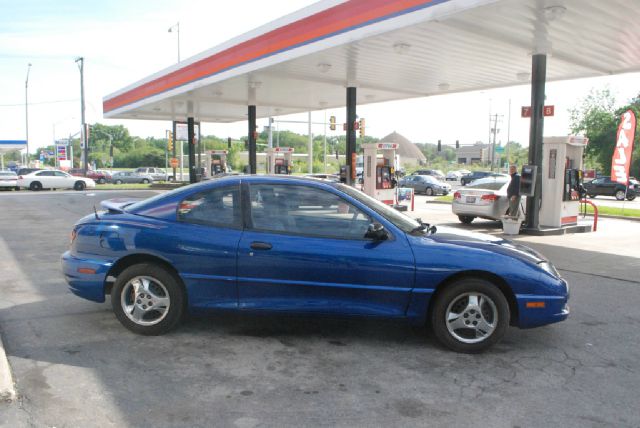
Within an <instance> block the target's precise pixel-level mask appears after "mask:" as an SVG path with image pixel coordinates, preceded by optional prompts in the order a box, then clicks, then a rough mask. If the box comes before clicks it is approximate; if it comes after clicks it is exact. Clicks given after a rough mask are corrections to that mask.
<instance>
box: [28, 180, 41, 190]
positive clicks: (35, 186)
mask: <svg viewBox="0 0 640 428" xmlns="http://www.w3.org/2000/svg"><path fill="white" fill-rule="evenodd" d="M29 190H33V191H34V192H37V191H38V190H42V183H40V182H39V181H33V182H32V183H31V184H30V185H29Z"/></svg>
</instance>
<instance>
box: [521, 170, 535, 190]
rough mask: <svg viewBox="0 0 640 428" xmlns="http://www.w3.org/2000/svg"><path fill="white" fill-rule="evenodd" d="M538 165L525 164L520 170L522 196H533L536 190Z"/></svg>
mask: <svg viewBox="0 0 640 428" xmlns="http://www.w3.org/2000/svg"><path fill="white" fill-rule="evenodd" d="M536 174H538V166H537V165H523V166H522V171H521V172H520V196H533V194H534V193H535V191H536Z"/></svg>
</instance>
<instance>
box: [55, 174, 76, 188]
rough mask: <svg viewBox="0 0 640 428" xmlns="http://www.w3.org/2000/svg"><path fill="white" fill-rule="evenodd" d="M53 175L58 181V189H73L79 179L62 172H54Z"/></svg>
mask: <svg viewBox="0 0 640 428" xmlns="http://www.w3.org/2000/svg"><path fill="white" fill-rule="evenodd" d="M53 173H54V179H55V181H56V185H55V186H54V187H55V188H57V189H65V188H71V187H73V185H74V184H75V182H76V181H78V178H76V177H73V176H72V175H69V174H67V173H64V172H62V171H53Z"/></svg>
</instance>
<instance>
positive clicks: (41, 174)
mask: <svg viewBox="0 0 640 428" xmlns="http://www.w3.org/2000/svg"><path fill="white" fill-rule="evenodd" d="M36 175H37V176H38V177H53V175H54V174H53V171H42V172H39V173H37V174H36Z"/></svg>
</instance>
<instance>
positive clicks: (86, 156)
mask: <svg viewBox="0 0 640 428" xmlns="http://www.w3.org/2000/svg"><path fill="white" fill-rule="evenodd" d="M78 63H79V64H78ZM76 64H78V68H79V69H80V121H81V122H82V129H81V132H82V133H81V134H80V137H81V141H82V158H83V161H82V169H83V171H84V176H85V177H86V176H87V169H89V168H88V165H89V147H88V146H89V141H87V129H86V125H85V122H84V58H83V57H78V58H76Z"/></svg>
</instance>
